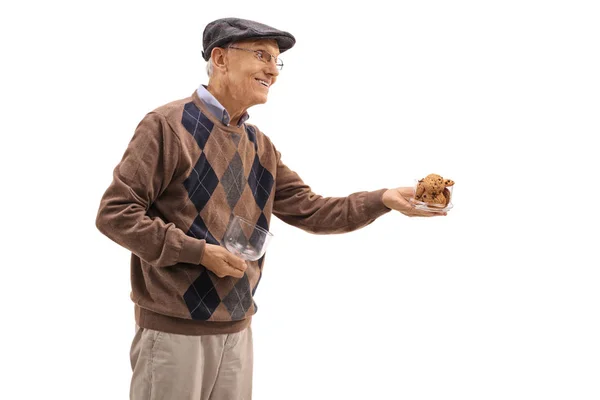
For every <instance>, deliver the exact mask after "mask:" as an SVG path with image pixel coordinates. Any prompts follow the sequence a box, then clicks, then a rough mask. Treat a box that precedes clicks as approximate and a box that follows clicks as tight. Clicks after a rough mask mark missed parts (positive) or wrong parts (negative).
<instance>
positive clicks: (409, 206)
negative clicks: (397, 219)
mask: <svg viewBox="0 0 600 400" xmlns="http://www.w3.org/2000/svg"><path fill="white" fill-rule="evenodd" d="M414 192H415V190H414V188H412V187H399V188H396V189H388V190H387V191H386V192H384V193H383V204H384V205H385V206H386V207H387V208H390V209H392V210H396V211H399V212H401V213H402V214H404V215H406V216H408V217H436V216H441V215H446V212H445V211H442V212H440V211H425V210H419V209H416V208H415V205H414V204H413V203H412V202H411V199H412V198H413V197H414Z"/></svg>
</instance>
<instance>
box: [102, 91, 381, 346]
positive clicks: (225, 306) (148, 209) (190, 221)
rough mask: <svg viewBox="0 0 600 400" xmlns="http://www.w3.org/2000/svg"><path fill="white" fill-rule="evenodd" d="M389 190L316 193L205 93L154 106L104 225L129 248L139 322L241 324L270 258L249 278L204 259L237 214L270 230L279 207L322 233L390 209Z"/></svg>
mask: <svg viewBox="0 0 600 400" xmlns="http://www.w3.org/2000/svg"><path fill="white" fill-rule="evenodd" d="M384 191H385V189H381V190H377V191H373V192H359V193H354V194H351V195H349V196H347V197H336V198H334V197H329V198H325V197H322V196H320V195H317V194H315V193H313V192H312V191H311V189H310V187H309V186H307V185H306V184H305V183H304V182H303V181H302V180H301V179H300V177H299V176H298V174H296V173H295V172H294V171H292V170H291V169H289V168H288V167H287V166H286V165H285V164H284V163H283V162H282V160H281V154H280V153H279V152H278V151H277V150H276V148H275V146H274V145H273V143H271V141H270V140H269V138H268V137H267V136H266V135H264V134H263V133H262V132H261V131H259V130H258V128H256V127H255V126H253V125H250V124H248V123H244V124H242V125H241V126H240V127H237V126H226V125H224V124H223V123H222V122H221V121H220V120H219V119H217V118H216V117H215V116H213V115H212V114H211V113H210V112H209V111H208V109H207V108H206V106H205V105H204V103H203V102H202V101H201V99H200V98H199V97H198V95H197V93H196V92H194V93H193V94H192V96H191V97H188V98H185V99H182V100H178V101H175V102H172V103H169V104H166V105H164V106H162V107H159V108H157V109H156V110H154V111H152V112H150V113H148V114H147V115H146V116H145V117H144V118H143V120H142V121H141V122H140V123H139V125H138V127H137V128H136V130H135V133H134V135H133V138H132V139H131V141H130V143H129V145H128V147H127V150H126V151H125V154H124V155H123V158H122V160H121V161H120V163H119V164H118V165H117V166H116V168H115V169H114V172H113V180H112V183H111V184H110V186H109V187H108V189H107V190H106V192H105V193H104V195H103V197H102V200H101V202H100V207H99V210H98V214H97V218H96V226H97V227H98V229H99V230H100V231H101V232H102V233H103V234H105V235H106V236H108V237H109V238H110V239H111V240H113V241H114V242H116V243H118V244H119V245H121V246H123V247H125V248H127V249H128V250H130V251H131V253H132V254H131V285H132V291H131V299H132V300H133V302H134V303H135V316H136V323H137V324H138V325H139V326H141V327H144V328H149V329H156V330H160V331H165V332H172V333H179V334H189V335H204V334H219V333H233V332H238V331H241V330H243V329H244V328H245V327H247V326H248V325H249V324H250V320H251V317H252V315H254V314H255V313H256V310H257V305H256V303H255V302H254V300H253V295H254V294H255V292H256V289H257V287H258V284H259V282H260V279H261V276H262V273H263V265H264V260H265V257H264V256H263V257H262V258H260V259H259V260H258V261H247V264H248V268H247V270H246V272H245V274H244V276H243V277H242V278H241V279H238V278H233V277H225V278H219V277H217V276H216V275H215V274H213V273H212V272H211V271H209V270H208V269H207V268H205V267H204V266H203V265H201V263H200V261H201V259H202V255H203V252H204V248H205V244H206V243H209V244H214V245H222V243H223V237H224V234H225V230H226V228H227V226H228V224H229V221H230V219H231V218H232V217H233V215H239V216H241V217H243V218H246V219H248V220H251V221H253V222H255V223H256V224H257V225H258V226H261V227H262V228H264V229H267V230H268V229H269V225H270V221H271V216H272V215H275V216H277V217H278V218H280V219H281V220H283V221H284V222H286V223H288V224H291V225H293V226H296V227H299V228H302V229H304V230H306V231H308V232H311V233H316V234H329V233H343V232H349V231H353V230H356V229H359V228H361V227H364V226H365V225H367V224H370V223H371V222H373V221H374V220H375V219H376V218H378V217H379V216H381V215H383V214H384V213H386V212H388V211H389V209H388V208H387V207H385V206H384V204H383V202H382V195H383V192H384Z"/></svg>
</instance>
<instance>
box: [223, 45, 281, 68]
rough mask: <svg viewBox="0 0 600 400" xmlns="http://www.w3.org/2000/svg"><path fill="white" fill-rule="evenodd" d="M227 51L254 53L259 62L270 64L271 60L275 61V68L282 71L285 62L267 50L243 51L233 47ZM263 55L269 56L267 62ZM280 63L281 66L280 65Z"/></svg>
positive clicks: (229, 47)
mask: <svg viewBox="0 0 600 400" xmlns="http://www.w3.org/2000/svg"><path fill="white" fill-rule="evenodd" d="M226 48H227V49H234V50H243V51H247V52H249V53H254V54H255V55H256V58H258V60H259V61H264V62H266V63H270V62H271V60H273V59H274V60H275V66H276V67H277V69H278V70H280V71H281V70H282V69H283V60H282V59H281V58H279V57H275V56H274V55H273V54H271V53H269V52H268V51H266V50H252V49H243V48H241V47H233V46H227V47H226ZM263 53H265V54H268V55H269V57H270V58H269V59H268V60H266V59H265V57H264V55H263ZM278 63H279V64H278Z"/></svg>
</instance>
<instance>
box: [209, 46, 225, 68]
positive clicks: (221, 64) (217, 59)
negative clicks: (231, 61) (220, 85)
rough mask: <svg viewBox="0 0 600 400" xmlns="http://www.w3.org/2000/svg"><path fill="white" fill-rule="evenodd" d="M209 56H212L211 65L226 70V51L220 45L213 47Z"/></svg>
mask: <svg viewBox="0 0 600 400" xmlns="http://www.w3.org/2000/svg"><path fill="white" fill-rule="evenodd" d="M210 58H212V62H213V67H214V68H215V69H220V70H222V71H225V70H227V51H226V50H225V49H222V48H220V47H215V48H214V49H212V51H211V52H210Z"/></svg>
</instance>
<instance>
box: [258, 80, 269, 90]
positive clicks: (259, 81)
mask: <svg viewBox="0 0 600 400" xmlns="http://www.w3.org/2000/svg"><path fill="white" fill-rule="evenodd" d="M255 79H256V81H257V82H258V83H260V84H261V85H263V86H264V87H266V88H269V83H268V82H267V81H263V80H262V79H258V78H255Z"/></svg>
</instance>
